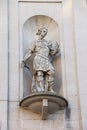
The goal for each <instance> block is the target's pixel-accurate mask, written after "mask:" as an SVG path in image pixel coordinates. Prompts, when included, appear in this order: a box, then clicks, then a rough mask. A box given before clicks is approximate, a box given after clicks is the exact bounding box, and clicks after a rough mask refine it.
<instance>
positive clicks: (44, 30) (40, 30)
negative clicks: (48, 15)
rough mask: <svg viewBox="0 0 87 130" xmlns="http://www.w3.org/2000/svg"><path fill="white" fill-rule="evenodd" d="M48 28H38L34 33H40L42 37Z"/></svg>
mask: <svg viewBox="0 0 87 130" xmlns="http://www.w3.org/2000/svg"><path fill="white" fill-rule="evenodd" d="M47 32H48V29H47V28H46V27H42V28H40V29H38V32H37V33H36V35H41V36H42V37H45V36H46V35H47Z"/></svg>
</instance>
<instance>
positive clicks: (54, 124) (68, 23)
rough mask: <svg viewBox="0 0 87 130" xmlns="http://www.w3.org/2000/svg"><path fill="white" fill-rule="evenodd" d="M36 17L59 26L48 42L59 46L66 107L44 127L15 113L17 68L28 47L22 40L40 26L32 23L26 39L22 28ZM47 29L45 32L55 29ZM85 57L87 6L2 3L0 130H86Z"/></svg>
mask: <svg viewBox="0 0 87 130" xmlns="http://www.w3.org/2000/svg"><path fill="white" fill-rule="evenodd" d="M35 15H44V16H48V17H50V18H51V19H52V20H53V21H55V23H56V24H57V25H58V32H57V33H56V34H55V31H52V32H51V33H50V34H49V35H48V37H47V38H48V39H49V38H52V36H53V35H54V36H55V37H54V38H52V40H53V39H55V38H56V39H57V41H59V42H60V46H61V57H60V60H58V61H57V62H58V68H59V67H60V68H61V71H60V72H61V80H62V86H61V87H62V88H61V89H62V93H61V94H62V96H63V97H65V98H66V99H67V100H68V102H69V106H68V108H66V109H65V110H61V111H59V112H56V113H54V114H52V115H49V116H48V119H47V120H46V121H42V120H41V116H40V115H38V114H36V113H33V112H31V111H27V110H24V109H23V108H20V107H19V102H20V100H21V99H22V98H23V96H24V91H25V88H24V87H25V86H24V78H23V77H24V73H23V68H21V66H20V63H21V60H22V59H23V55H24V53H25V52H24V49H25V51H26V48H27V45H29V44H28V41H27V40H29V39H28V38H27V37H25V36H26V35H25V34H31V33H30V32H32V31H31V30H32V28H33V27H36V26H35V25H36V23H37V27H39V24H38V22H34V21H33V24H34V26H33V27H30V28H29V29H28V33H27V32H26V31H27V29H26V27H25V28H24V29H23V27H24V24H25V23H26V22H27V20H28V19H29V18H31V17H32V16H35ZM45 21H46V20H44V22H43V24H45V23H46V22H47V23H48V21H49V20H47V21H46V22H45ZM39 23H40V24H42V22H41V21H40V22H39ZM33 24H32V25H33ZM49 25H50V26H49V30H51V29H52V30H54V28H56V27H57V26H56V27H55V26H54V25H53V24H52V26H51V24H49ZM37 27H36V28H35V30H34V31H33V32H35V31H36V29H37ZM51 27H52V28H51ZM56 29H57V28H56ZM29 30H30V31H29ZM32 35H33V34H32ZM25 40H26V41H25ZM31 41H32V40H31ZM25 44H26V45H25ZM86 57H87V1H86V0H55V1H54V0H38V1H37V0H35V1H33V0H31V1H30V0H19V1H18V0H0V130H15V129H16V130H57V129H58V130H87V100H86V99H87V60H86V59H87V58H86ZM56 65H57V64H56ZM25 94H26V93H25Z"/></svg>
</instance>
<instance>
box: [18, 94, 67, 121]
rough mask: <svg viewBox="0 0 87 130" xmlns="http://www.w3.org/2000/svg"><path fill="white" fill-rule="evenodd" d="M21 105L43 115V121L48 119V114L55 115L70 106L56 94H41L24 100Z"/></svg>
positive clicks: (32, 95)
mask: <svg viewBox="0 0 87 130" xmlns="http://www.w3.org/2000/svg"><path fill="white" fill-rule="evenodd" d="M19 105H20V106H22V107H24V108H26V109H29V110H32V111H33V112H36V113H41V114H42V119H46V117H47V115H48V114H52V113H55V112H56V111H58V110H61V109H64V108H65V107H66V106H68V102H67V100H66V99H65V98H63V97H61V96H58V95H57V94H56V93H51V92H39V93H34V94H31V95H29V96H27V97H25V98H23V99H22V100H21V102H20V104H19Z"/></svg>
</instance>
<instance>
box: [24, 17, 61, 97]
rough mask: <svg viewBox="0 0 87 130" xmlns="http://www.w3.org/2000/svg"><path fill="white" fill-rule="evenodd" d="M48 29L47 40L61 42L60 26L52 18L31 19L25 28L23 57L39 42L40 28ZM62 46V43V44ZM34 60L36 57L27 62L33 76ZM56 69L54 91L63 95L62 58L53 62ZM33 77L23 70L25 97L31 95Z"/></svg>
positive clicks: (25, 24)
mask: <svg viewBox="0 0 87 130" xmlns="http://www.w3.org/2000/svg"><path fill="white" fill-rule="evenodd" d="M43 26H45V27H47V28H48V34H47V37H46V39H47V40H52V41H57V42H59V41H60V39H59V37H60V36H59V27H58V24H57V23H56V22H55V21H54V20H53V19H52V18H50V17H48V16H44V15H36V16H33V17H31V18H29V19H28V20H27V21H26V22H25V23H24V26H23V56H24V55H25V53H26V52H27V51H28V49H29V46H31V44H32V42H33V41H35V40H37V36H36V32H37V30H38V28H41V27H43ZM60 44H61V43H60ZM33 58H34V55H33V56H31V57H30V59H29V60H28V62H27V65H28V66H29V68H30V70H31V74H32V75H33V68H32V66H33ZM53 65H54V68H55V72H56V73H55V83H54V90H55V91H56V92H58V94H59V95H62V73H61V72H62V71H61V56H59V57H58V58H56V60H54V62H53ZM31 83H32V79H31V75H30V72H29V71H28V70H27V69H26V68H24V70H23V86H24V87H23V95H24V96H27V95H29V94H30V93H31Z"/></svg>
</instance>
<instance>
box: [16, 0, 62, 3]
mask: <svg viewBox="0 0 87 130" xmlns="http://www.w3.org/2000/svg"><path fill="white" fill-rule="evenodd" d="M18 2H29V3H32V2H35V3H36V2H37V3H62V0H55V1H53V0H18Z"/></svg>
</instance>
